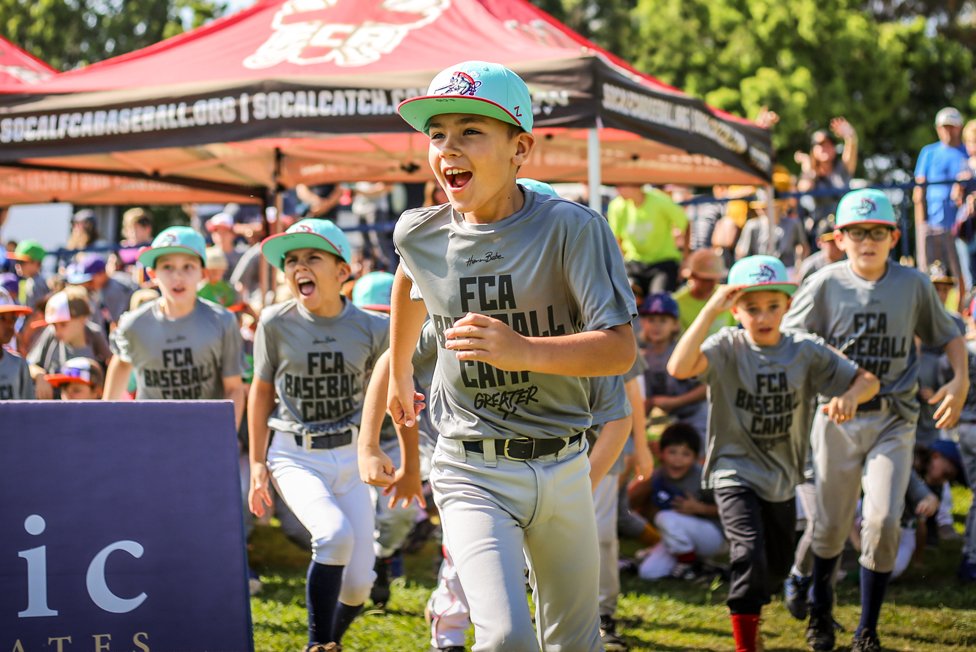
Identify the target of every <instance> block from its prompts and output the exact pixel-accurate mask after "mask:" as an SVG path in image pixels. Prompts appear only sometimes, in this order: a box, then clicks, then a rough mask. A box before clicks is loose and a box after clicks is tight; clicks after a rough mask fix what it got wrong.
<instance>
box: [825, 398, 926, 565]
mask: <svg viewBox="0 0 976 652" xmlns="http://www.w3.org/2000/svg"><path fill="white" fill-rule="evenodd" d="M811 439H812V442H811V443H812V445H813V463H814V468H815V476H816V479H817V520H816V523H815V524H814V529H813V552H814V554H815V555H817V556H818V557H821V558H831V557H836V556H837V555H839V554H840V553H841V551H842V550H843V549H844V541H845V540H846V539H847V536H848V534H850V531H851V527H852V524H853V523H854V514H855V510H856V508H857V498H858V493H859V491H860V490H861V489H863V490H864V502H863V520H862V523H861V557H860V560H859V561H860V563H861V566H863V567H865V568H867V569H868V570H873V571H877V572H879V573H887V572H890V571H891V570H892V569H893V568H894V566H895V558H896V557H897V554H898V539H899V536H900V534H901V515H902V511H903V510H904V508H905V492H906V491H907V489H908V479H909V476H910V474H911V469H912V458H913V447H914V442H915V424H914V423H912V422H911V421H908V420H906V419H904V418H902V417H901V416H899V415H897V414H894V413H893V412H892V411H891V410H890V409H884V410H880V411H877V412H867V413H863V414H861V413H858V415H857V416H856V417H855V418H854V420H852V421H849V422H848V423H845V424H843V425H837V424H836V423H834V422H833V421H831V420H830V419H828V418H827V416H826V415H825V414H823V413H821V412H820V411H819V410H818V412H817V415H816V417H815V418H814V422H813V430H812V432H811Z"/></svg>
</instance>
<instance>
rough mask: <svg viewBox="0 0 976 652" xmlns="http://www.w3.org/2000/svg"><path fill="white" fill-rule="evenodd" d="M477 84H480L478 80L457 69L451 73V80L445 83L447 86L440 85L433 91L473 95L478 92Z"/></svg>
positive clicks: (445, 93)
mask: <svg viewBox="0 0 976 652" xmlns="http://www.w3.org/2000/svg"><path fill="white" fill-rule="evenodd" d="M479 86H481V82H480V81H477V80H476V79H475V78H474V77H472V76H471V75H469V74H468V73H466V72H463V71H461V70H457V71H455V72H454V74H452V75H451V81H449V82H448V83H447V86H441V87H440V88H438V89H437V90H435V91H434V93H436V94H438V95H468V96H474V95H477V94H478V87H479Z"/></svg>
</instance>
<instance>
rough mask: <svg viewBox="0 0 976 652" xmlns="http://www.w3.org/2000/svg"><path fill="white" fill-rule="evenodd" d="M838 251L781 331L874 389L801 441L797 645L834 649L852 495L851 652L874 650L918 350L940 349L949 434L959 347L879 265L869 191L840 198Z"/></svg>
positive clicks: (912, 422)
mask: <svg viewBox="0 0 976 652" xmlns="http://www.w3.org/2000/svg"><path fill="white" fill-rule="evenodd" d="M834 233H835V238H836V242H837V244H838V246H839V247H840V248H841V249H843V250H844V252H845V253H846V254H847V260H845V261H840V262H836V263H834V264H832V265H828V266H826V267H824V268H823V269H821V270H820V271H819V272H817V273H816V274H814V275H813V276H811V277H809V278H808V279H807V280H806V281H804V283H803V287H802V288H800V290H799V291H798V292H797V295H796V297H795V298H794V300H793V306H792V308H791V309H790V312H789V314H787V316H786V319H785V320H784V325H785V326H786V327H787V328H794V329H797V330H804V331H809V332H811V333H813V334H814V335H817V336H819V337H822V338H824V339H825V340H826V341H827V343H828V344H830V345H831V346H834V347H836V348H838V349H839V350H840V351H842V352H843V353H844V354H846V355H847V356H848V357H850V358H851V360H853V361H855V362H856V363H857V364H858V365H859V366H861V367H862V368H864V369H867V370H868V371H871V372H872V373H874V374H875V375H876V376H877V377H878V378H879V380H880V381H881V390H880V393H879V396H878V398H876V399H875V400H873V401H871V402H870V403H868V404H865V405H862V406H861V408H860V410H859V411H858V414H857V418H855V419H853V420H850V421H847V422H844V423H834V422H831V421H830V420H828V419H826V418H825V417H824V416H823V415H821V414H817V415H816V418H815V419H814V423H813V431H812V432H811V434H810V443H811V445H812V448H813V467H814V476H815V481H816V493H817V520H816V522H815V523H814V528H813V543H812V549H813V555H814V561H813V580H812V581H813V600H812V602H811V604H810V622H809V625H808V627H807V643H808V644H809V645H810V647H811V648H812V649H813V650H832V649H833V648H834V643H835V641H834V626H833V617H832V613H831V612H832V608H833V592H832V587H831V580H832V577H833V575H834V570H835V568H836V566H837V562H838V559H839V558H840V554H841V551H842V550H843V547H844V542H845V541H846V540H847V535H848V533H849V532H850V528H851V523H852V522H853V520H854V511H855V507H856V505H857V499H858V495H859V494H860V493H861V491H862V489H863V492H864V502H863V505H864V513H863V519H862V522H861V542H862V546H863V547H862V550H861V557H860V564H861V620H860V623H859V624H858V626H857V630H856V631H855V633H854V643H853V649H854V650H858V652H866V651H871V650H880V649H881V643H880V642H879V639H878V632H877V626H878V618H879V615H880V612H881V606H882V604H883V602H884V595H885V591H886V589H887V585H888V580H889V578H890V577H891V571H892V569H893V568H894V564H895V558H896V556H897V552H898V539H899V536H900V529H901V528H900V518H901V514H902V510H903V509H904V504H905V492H906V490H907V488H908V481H909V478H910V475H911V469H912V459H913V452H912V449H913V445H914V442H915V430H916V422H917V419H918V412H919V406H918V399H917V395H916V389H917V386H918V370H919V358H918V355H917V354H916V351H915V337H918V338H919V339H920V340H921V342H922V344H923V345H926V346H931V347H938V348H941V347H945V352H946V356H947V357H948V360H949V364H950V366H951V367H952V371H953V379H952V380H951V381H949V382H948V383H947V384H945V385H943V386H942V387H940V388H939V389H937V390H936V391H935V393H934V395H933V396H932V398H931V399H929V403H930V404H931V405H938V408H937V409H936V411H935V415H934V416H935V418H936V419H937V422H936V427H938V428H950V427H952V426H954V425H955V424H956V422H957V421H958V420H959V416H960V413H961V410H962V407H963V403H964V401H965V399H966V395H967V393H968V390H969V375H968V365H967V355H966V346H965V340H964V339H963V337H962V336H961V335H960V334H959V330H958V328H957V326H956V325H955V323H954V322H953V321H952V318H951V317H950V316H949V314H948V313H947V312H946V310H945V308H944V307H943V306H942V304H941V302H940V301H939V297H938V295H937V294H936V291H935V289H934V288H933V287H932V283H931V282H930V281H929V279H928V278H927V277H926V276H925V275H924V274H922V273H921V272H919V271H918V270H915V269H911V268H908V267H903V266H902V265H899V264H898V263H896V262H894V261H891V260H889V254H890V253H891V250H892V248H893V247H894V246H895V244H896V243H897V242H898V238H899V236H900V233H899V231H898V226H897V220H896V219H895V212H894V209H893V207H892V205H891V202H890V201H889V200H888V198H887V197H886V196H885V194H884V193H883V192H881V191H880V190H874V189H863V190H855V191H852V192H849V193H847V194H846V195H844V197H843V198H842V199H841V200H840V203H839V204H838V206H837V220H836V230H835V231H834Z"/></svg>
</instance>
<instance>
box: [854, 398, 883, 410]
mask: <svg viewBox="0 0 976 652" xmlns="http://www.w3.org/2000/svg"><path fill="white" fill-rule="evenodd" d="M884 408H885V402H884V399H883V398H882V397H881V395H880V394H879V395H878V396H875V397H874V398H872V399H871V400H870V401H865V402H864V403H861V404H860V405H858V406H857V411H858V412H878V411H880V410H883V409H884Z"/></svg>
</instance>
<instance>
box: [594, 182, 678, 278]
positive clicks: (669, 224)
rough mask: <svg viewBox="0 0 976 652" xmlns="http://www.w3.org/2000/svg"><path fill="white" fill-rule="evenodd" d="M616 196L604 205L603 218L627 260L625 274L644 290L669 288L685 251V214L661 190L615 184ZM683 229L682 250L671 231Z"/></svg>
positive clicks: (676, 275) (673, 232)
mask: <svg viewBox="0 0 976 652" xmlns="http://www.w3.org/2000/svg"><path fill="white" fill-rule="evenodd" d="M617 192H618V196H617V197H615V198H614V199H613V200H612V201H611V202H610V205H609V206H608V207H607V220H608V221H609V222H610V229H611V230H612V231H613V234H614V236H616V238H617V242H618V243H619V244H620V249H621V251H622V252H623V255H624V260H625V261H626V264H627V275H628V276H630V278H631V279H632V280H634V281H635V282H636V283H637V285H638V286H639V287H640V289H641V292H642V293H643V294H644V295H645V296H646V295H647V294H648V292H673V291H674V290H675V288H676V287H677V286H678V268H679V265H680V264H681V261H682V259H683V258H685V257H687V255H688V241H689V238H688V218H687V217H686V216H685V213H684V211H683V210H681V207H680V206H678V205H677V204H675V203H674V202H673V201H672V200H671V198H670V197H669V196H668V195H667V194H665V193H664V192H662V191H660V190H657V189H656V188H652V189H651V190H649V191H647V192H645V191H644V190H643V188H641V186H639V185H636V184H625V185H620V186H617ZM676 231H678V232H683V233H684V240H683V243H684V244H683V251H682V250H679V249H678V246H677V244H676V241H675V232H676Z"/></svg>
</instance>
